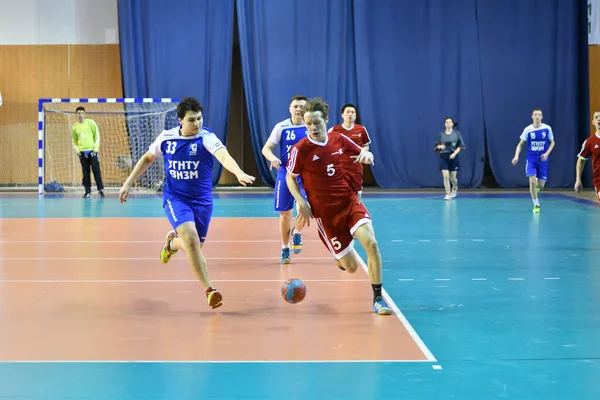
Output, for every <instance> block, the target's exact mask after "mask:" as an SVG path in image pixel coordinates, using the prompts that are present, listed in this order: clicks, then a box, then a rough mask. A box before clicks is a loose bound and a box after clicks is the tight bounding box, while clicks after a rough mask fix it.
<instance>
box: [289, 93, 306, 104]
mask: <svg viewBox="0 0 600 400" xmlns="http://www.w3.org/2000/svg"><path fill="white" fill-rule="evenodd" d="M294 100H304V101H308V97H306V96H304V95H303V94H297V95H295V96H294V97H292V99H291V100H290V104H292V102H293V101H294Z"/></svg>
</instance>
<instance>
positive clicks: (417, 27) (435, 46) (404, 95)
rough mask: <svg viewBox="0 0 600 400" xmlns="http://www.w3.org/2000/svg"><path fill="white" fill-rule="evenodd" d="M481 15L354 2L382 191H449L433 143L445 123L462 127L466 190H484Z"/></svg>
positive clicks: (433, 0) (424, 5)
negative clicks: (437, 188) (481, 186)
mask: <svg viewBox="0 0 600 400" xmlns="http://www.w3.org/2000/svg"><path fill="white" fill-rule="evenodd" d="M494 3H497V2H494ZM475 11H476V8H475V0H453V1H447V0H420V1H414V0H379V1H377V2H376V4H375V3H374V2H373V1H370V0H355V1H354V23H355V42H356V67H357V74H358V77H359V78H358V96H359V107H360V110H361V113H362V115H361V117H362V119H363V122H364V123H365V125H367V127H368V128H369V130H370V132H372V141H373V143H372V151H373V153H374V154H375V165H374V166H373V167H372V170H373V174H374V176H375V178H376V179H377V182H378V183H379V185H380V186H381V187H383V188H421V187H433V186H441V185H442V183H443V182H442V177H441V173H440V170H439V167H438V165H439V164H438V161H439V155H438V154H436V153H434V151H433V143H434V141H435V139H436V137H437V135H438V133H439V132H441V131H442V130H443V129H444V119H445V118H446V117H452V118H454V119H455V120H456V121H458V122H459V127H458V130H459V131H460V132H461V133H462V136H463V138H464V140H465V143H466V147H467V149H466V151H463V152H461V153H460V156H459V157H460V166H461V167H460V172H459V173H458V180H459V184H460V185H461V186H468V187H476V186H478V185H479V184H480V182H481V180H482V177H483V167H484V163H483V160H484V153H485V147H484V131H483V112H482V103H481V92H482V89H481V80H480V73H479V70H480V68H479V63H480V60H479V52H478V44H477V24H476V15H475Z"/></svg>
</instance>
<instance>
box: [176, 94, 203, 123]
mask: <svg viewBox="0 0 600 400" xmlns="http://www.w3.org/2000/svg"><path fill="white" fill-rule="evenodd" d="M203 110H204V107H202V105H201V104H200V102H199V101H198V99H196V98H195V97H185V98H183V99H181V101H180V102H179V104H177V117H178V118H179V119H183V118H185V113H187V112H188V111H193V112H202V111H203Z"/></svg>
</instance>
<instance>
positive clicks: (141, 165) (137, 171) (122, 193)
mask: <svg viewBox="0 0 600 400" xmlns="http://www.w3.org/2000/svg"><path fill="white" fill-rule="evenodd" d="M154 160H156V156H155V155H154V154H152V153H151V152H150V151H147V152H146V154H144V155H143V156H142V157H141V158H140V159H139V161H138V162H137V163H136V164H135V167H134V168H133V171H131V174H129V177H127V179H126V180H125V182H124V183H123V186H121V190H119V200H120V201H121V203H126V202H127V196H128V195H129V190H130V189H131V184H132V183H133V182H135V181H136V180H137V179H138V178H139V177H140V176H141V175H142V174H143V173H144V172H146V170H147V169H148V168H149V167H150V166H151V165H152V163H153V162H154Z"/></svg>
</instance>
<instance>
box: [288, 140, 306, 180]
mask: <svg viewBox="0 0 600 400" xmlns="http://www.w3.org/2000/svg"><path fill="white" fill-rule="evenodd" d="M298 153H299V151H298V146H294V147H292V150H291V151H290V157H289V160H288V163H287V166H286V169H287V172H289V173H290V174H292V175H294V176H298V175H300V171H302V159H301V157H299V156H298Z"/></svg>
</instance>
